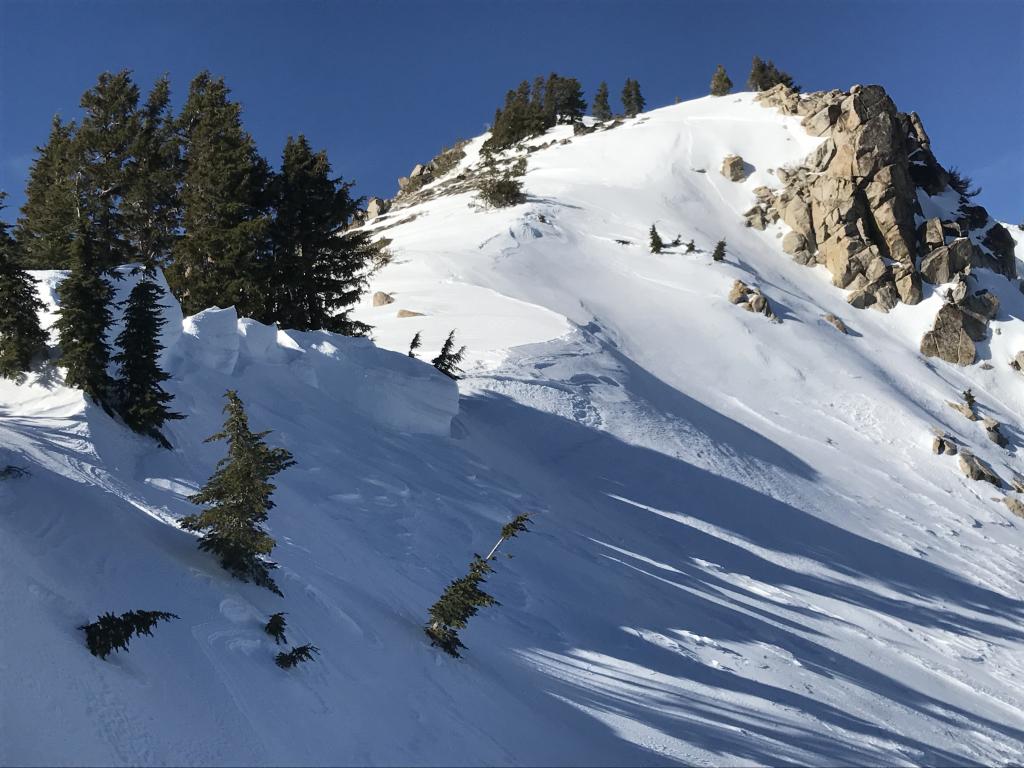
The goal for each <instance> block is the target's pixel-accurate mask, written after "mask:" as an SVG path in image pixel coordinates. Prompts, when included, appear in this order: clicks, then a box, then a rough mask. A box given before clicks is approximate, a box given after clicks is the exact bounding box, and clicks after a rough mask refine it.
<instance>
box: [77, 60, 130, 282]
mask: <svg viewBox="0 0 1024 768" xmlns="http://www.w3.org/2000/svg"><path fill="white" fill-rule="evenodd" d="M81 107H82V109H83V111H84V113H85V114H84V116H83V117H82V121H81V123H80V125H79V126H78V131H77V132H76V134H75V139H74V141H75V155H76V157H77V158H78V162H79V166H78V196H79V199H80V201H81V208H82V214H83V216H84V217H85V218H86V219H87V220H88V222H89V225H90V229H91V236H92V247H93V249H94V251H95V253H96V258H97V259H98V260H99V262H100V264H101V265H102V266H103V267H104V269H113V268H114V267H116V266H117V265H119V264H123V263H125V262H127V261H130V260H131V258H130V257H129V248H128V242H127V239H126V237H125V229H124V219H123V210H122V202H123V200H124V195H125V193H126V192H127V190H128V186H129V173H130V168H131V166H132V160H133V158H132V150H133V149H134V147H135V142H136V139H137V137H138V135H139V127H140V124H139V114H138V107H139V89H138V87H137V86H136V85H135V83H134V82H133V81H132V78H131V73H130V72H129V71H128V70H122V71H120V72H118V73H116V74H111V73H110V72H104V73H103V74H101V75H100V76H99V79H98V81H97V83H96V86H95V87H94V88H92V89H90V90H88V91H86V92H85V93H84V94H82V100H81Z"/></svg>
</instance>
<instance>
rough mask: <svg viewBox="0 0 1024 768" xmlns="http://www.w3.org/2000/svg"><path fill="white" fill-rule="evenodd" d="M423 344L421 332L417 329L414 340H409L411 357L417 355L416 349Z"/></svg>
mask: <svg viewBox="0 0 1024 768" xmlns="http://www.w3.org/2000/svg"><path fill="white" fill-rule="evenodd" d="M422 345H423V342H422V341H420V332H419V331H416V335H415V336H413V337H412V341H410V342H409V357H416V350H417V349H419V348H420V347H421V346H422Z"/></svg>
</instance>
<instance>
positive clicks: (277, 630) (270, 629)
mask: <svg viewBox="0 0 1024 768" xmlns="http://www.w3.org/2000/svg"><path fill="white" fill-rule="evenodd" d="M284 617H285V614H284V613H274V614H271V616H270V618H269V619H267V623H266V625H265V626H264V627H263V631H264V632H266V633H267V634H268V635H270V636H271V637H272V638H274V643H275V644H277V645H285V644H287V642H288V638H287V637H285V636H284V631H285V629H286V628H287V626H288V622H286V621H285V620H284Z"/></svg>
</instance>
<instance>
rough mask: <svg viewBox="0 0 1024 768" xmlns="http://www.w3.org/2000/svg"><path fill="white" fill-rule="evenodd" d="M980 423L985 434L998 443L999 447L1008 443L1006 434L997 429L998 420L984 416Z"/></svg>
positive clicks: (1003, 446)
mask: <svg viewBox="0 0 1024 768" xmlns="http://www.w3.org/2000/svg"><path fill="white" fill-rule="evenodd" d="M982 423H983V424H984V425H985V435H986V436H987V437H988V439H989V440H991V441H992V442H993V443H995V444H996V445H998V446H999V447H1000V448H1005V447H1006V446H1007V445H1008V444H1009V442H1010V441H1009V440H1007V439H1006V435H1004V434H1003V433H1002V432H1000V431H999V422H998V421H996V420H995V419H990V418H987V417H986V418H984V419H982Z"/></svg>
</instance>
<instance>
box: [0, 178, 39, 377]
mask: <svg viewBox="0 0 1024 768" xmlns="http://www.w3.org/2000/svg"><path fill="white" fill-rule="evenodd" d="M4 197H5V195H4V193H3V192H0V209H2V208H3V201H4ZM7 230H8V226H7V224H5V223H4V222H3V221H0V376H2V377H5V378H9V379H13V378H15V377H17V376H18V375H20V374H21V373H23V372H25V371H27V370H28V369H29V368H30V367H31V365H32V361H33V360H34V359H35V358H36V357H38V356H39V355H41V354H42V353H43V352H45V351H46V340H47V334H46V332H45V331H44V330H43V329H42V328H41V327H40V325H39V311H40V310H41V309H43V306H44V305H43V302H41V301H40V300H39V297H38V296H37V295H36V287H35V286H36V281H35V280H34V279H33V278H32V277H31V275H29V274H28V273H27V272H25V271H24V270H23V269H21V267H20V266H19V263H18V262H19V260H18V258H17V253H16V251H17V244H16V243H15V242H14V238H13V237H11V236H10V234H8V232H7Z"/></svg>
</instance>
